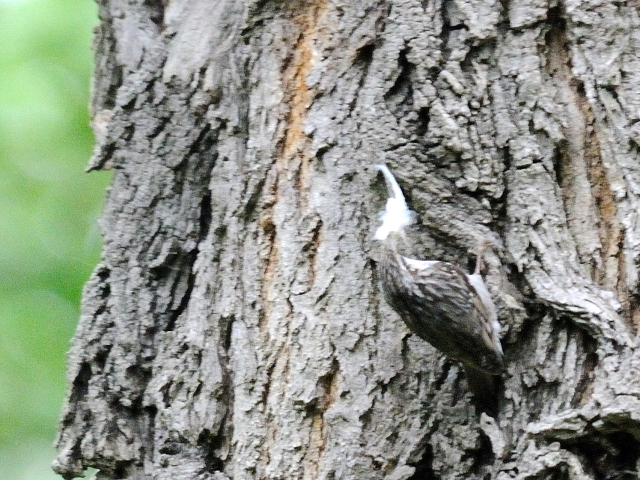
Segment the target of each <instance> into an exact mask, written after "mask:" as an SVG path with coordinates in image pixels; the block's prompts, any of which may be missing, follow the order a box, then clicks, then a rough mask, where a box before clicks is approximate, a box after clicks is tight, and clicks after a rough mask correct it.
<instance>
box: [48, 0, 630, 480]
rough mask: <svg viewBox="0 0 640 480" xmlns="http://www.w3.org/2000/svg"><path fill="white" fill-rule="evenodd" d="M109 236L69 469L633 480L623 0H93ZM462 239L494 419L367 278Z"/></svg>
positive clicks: (84, 352) (64, 462)
mask: <svg viewBox="0 0 640 480" xmlns="http://www.w3.org/2000/svg"><path fill="white" fill-rule="evenodd" d="M99 3H100V19H101V23H100V25H99V26H98V28H97V31H96V40H95V49H96V71H95V78H94V91H93V100H92V110H93V114H94V127H95V129H96V132H97V136H98V145H97V147H96V150H95V154H94V157H93V159H92V161H91V164H90V168H91V169H113V170H114V180H113V185H112V187H111V189H110V191H109V194H108V197H107V201H106V206H105V213H104V217H103V220H102V228H103V232H104V242H105V244H104V251H103V258H102V261H101V263H100V265H98V267H97V268H96V270H95V273H94V275H93V277H92V278H91V280H90V281H89V283H88V284H87V286H86V289H85V292H84V302H83V313H82V317H81V319H80V324H79V327H78V331H77V333H76V336H75V339H74V341H73V347H72V350H71V353H70V354H69V392H68V399H67V403H66V405H65V408H64V412H63V416H62V421H61V426H60V435H59V438H58V449H59V456H58V458H57V460H56V462H55V465H54V468H55V470H56V471H57V472H59V473H60V474H62V475H63V476H65V477H66V478H72V477H75V476H80V475H81V474H82V472H83V470H84V469H85V468H87V467H94V468H97V469H99V470H100V471H99V473H98V474H97V475H96V477H97V478H98V479H102V480H107V479H109V480H110V479H130V480H133V479H138V480H142V479H158V480H175V479H178V480H182V479H200V480H205V479H209V480H214V479H215V480H222V479H233V480H241V479H362V480H371V479H386V480H403V479H435V478H437V479H510V478H522V479H524V478H526V479H604V478H607V479H625V478H636V473H635V472H636V471H637V470H638V468H639V467H640V465H638V463H639V459H640V358H639V357H638V355H636V353H635V352H636V351H635V346H636V344H637V337H636V330H637V327H638V323H639V322H640V314H639V310H638V300H639V297H638V287H639V285H638V281H639V280H638V269H639V267H638V266H639V264H640V223H639V221H638V213H637V212H638V211H640V201H639V197H638V195H639V194H640V162H639V161H638V160H639V158H640V155H639V152H640V147H639V145H640V122H639V120H640V88H639V85H640V61H639V60H638V58H639V55H640V20H639V15H638V12H639V10H640V4H638V3H637V2H635V1H634V2H631V1H630V2H624V1H623V2H614V1H612V0H609V1H606V0H601V1H598V0H593V1H582V2H578V1H575V0H571V1H570V0H566V1H565V2H563V3H560V2H545V1H539V0H512V1H508V0H505V1H502V2H497V1H494V0H486V1H480V0H450V1H440V0H422V1H419V0H388V1H375V0H362V1H352V2H342V1H338V0H304V1H303V0H280V1H277V0H271V1H268V0H242V1H241V0H237V1H233V0H217V1H213V0H191V1H187V0H173V1H171V2H167V1H161V0H144V1H137V2H131V1H125V0H100V1H99ZM380 162H386V163H387V164H388V165H389V167H390V168H391V169H392V170H393V171H394V173H395V174H396V177H397V178H398V181H399V182H400V184H401V186H402V187H403V189H404V191H405V194H406V195H407V197H408V199H409V201H410V203H411V207H412V209H413V210H415V211H417V212H418V213H419V214H420V222H419V225H418V227H417V228H416V229H415V230H414V232H413V234H412V240H413V244H412V245H413V250H412V252H411V253H412V255H413V256H415V257H418V258H424V259H440V260H447V261H450V262H454V263H456V264H458V265H461V266H463V267H464V268H466V267H467V264H468V263H469V262H471V260H472V255H471V254H470V251H471V250H473V249H474V248H475V247H476V246H477V245H478V242H479V241H481V240H489V241H490V242H492V243H493V244H494V247H493V248H492V249H491V250H490V251H488V252H487V254H486V263H487V272H486V273H487V275H486V282H487V284H488V286H489V289H490V291H491V293H492V295H493V298H494V300H495V302H496V304H497V306H498V309H499V317H500V321H501V323H502V325H503V334H502V344H503V346H504V349H505V354H506V357H505V358H506V364H507V368H506V371H505V373H504V375H503V377H502V384H501V385H500V388H499V398H498V405H499V411H498V414H497V416H496V417H495V418H493V417H490V416H488V415H486V414H478V413H477V412H476V409H475V408H474V404H473V399H472V396H471V395H470V394H469V393H468V389H467V384H466V379H465V376H464V373H463V372H462V369H461V368H460V366H459V365H457V364H456V363H453V362H451V361H449V360H447V359H446V358H444V357H443V355H442V354H440V353H439V352H438V351H436V350H435V349H434V348H432V347H431V346H430V345H428V344H427V343H425V342H423V341H422V340H420V339H419V338H417V337H415V336H413V335H411V334H410V333H409V330H408V329H407V328H406V327H405V326H404V324H403V323H402V321H401V320H400V319H399V317H398V316H397V315H396V314H395V313H394V312H393V310H391V308H390V307H389V306H388V305H387V304H386V303H385V302H384V300H383V299H382V295H381V293H380V287H379V284H378V279H377V276H376V270H375V264H376V259H377V258H378V257H377V255H378V252H377V249H376V245H375V244H374V241H373V240H372V234H373V232H374V231H375V228H376V227H377V226H378V222H379V219H378V212H379V211H380V210H381V209H382V207H383V205H384V201H385V198H386V194H385V190H384V183H383V181H382V179H381V178H379V177H377V176H376V171H375V169H374V168H373V165H374V164H376V163H380Z"/></svg>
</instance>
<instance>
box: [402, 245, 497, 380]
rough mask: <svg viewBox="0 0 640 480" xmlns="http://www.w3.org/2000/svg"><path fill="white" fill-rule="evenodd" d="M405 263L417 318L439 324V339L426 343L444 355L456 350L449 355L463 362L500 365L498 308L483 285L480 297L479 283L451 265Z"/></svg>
mask: <svg viewBox="0 0 640 480" xmlns="http://www.w3.org/2000/svg"><path fill="white" fill-rule="evenodd" d="M402 260H403V263H404V266H405V268H406V269H407V271H408V273H409V274H410V276H411V278H412V280H413V282H412V283H413V285H414V286H415V289H414V294H413V298H412V299H411V301H412V303H413V304H414V305H415V306H416V308H415V313H414V315H415V316H416V317H417V316H421V317H424V318H422V319H420V321H421V322H439V323H438V325H439V326H438V331H439V332H441V334H440V335H439V338H434V337H433V336H431V335H430V336H429V337H430V338H425V339H426V340H427V341H428V342H430V343H432V344H434V345H435V346H436V347H437V348H440V349H441V350H443V351H445V353H446V352H447V349H454V350H457V352H455V353H454V352H451V353H450V355H452V356H456V355H458V358H459V360H461V361H465V360H467V361H470V362H472V363H476V364H484V363H486V362H493V363H496V362H498V363H499V362H500V361H501V357H502V348H501V346H500V341H499V339H498V332H496V331H495V324H497V320H496V313H495V307H494V306H493V302H492V301H491V297H490V296H489V293H488V291H486V287H484V283H483V287H484V291H483V292H482V293H483V294H480V293H478V288H476V286H475V285H474V284H476V283H477V281H478V279H476V278H474V279H470V278H469V277H470V276H469V275H467V274H465V273H464V272H463V271H462V270H461V269H460V268H458V267H456V266H455V265H453V264H451V263H448V262H438V261H420V260H413V259H408V258H405V257H403V258H402ZM479 280H480V281H482V278H479ZM484 293H486V297H487V298H488V301H487V298H484V297H485V295H484ZM416 320H418V319H416ZM425 336H426V335H425ZM423 338H424V337H423ZM438 344H440V345H441V347H440V346H438ZM445 344H446V345H445ZM481 358H485V360H481ZM492 359H496V360H495V361H494V360H492ZM491 368H492V369H493V367H491Z"/></svg>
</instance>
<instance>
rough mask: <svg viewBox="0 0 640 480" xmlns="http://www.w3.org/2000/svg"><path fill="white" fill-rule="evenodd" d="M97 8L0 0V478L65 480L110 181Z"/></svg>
mask: <svg viewBox="0 0 640 480" xmlns="http://www.w3.org/2000/svg"><path fill="white" fill-rule="evenodd" d="M96 23H97V7H96V5H95V4H94V3H93V2H92V1H91V0H0V45H1V46H2V47H1V48H0V232H1V234H0V478H1V479H10V480H44V479H54V478H58V477H57V476H55V475H54V474H53V472H52V471H51V470H50V468H49V465H50V463H51V461H52V459H53V455H54V452H53V449H52V447H51V444H52V442H53V440H54V438H55V433H56V426H57V421H58V417H59V414H60V408H61V404H62V401H63V398H64V393H65V389H66V381H65V363H66V357H65V354H66V351H67V350H68V348H69V340H70V339H71V337H72V335H73V332H74V329H75V326H76V324H77V321H78V316H79V302H80V293H81V289H82V285H83V284H84V282H86V280H87V279H88V277H89V275H90V273H91V270H92V269H93V267H94V266H95V264H96V263H97V261H98V259H99V254H100V235H99V230H98V226H97V218H98V216H99V214H100V210H101V206H102V199H103V197H104V190H105V186H106V185H107V183H108V182H109V180H110V175H108V174H106V173H94V174H91V175H87V174H85V173H84V167H85V165H86V163H87V161H88V160H89V157H90V155H91V148H92V145H93V135H92V133H91V130H90V129H89V114H88V106H87V105H88V97H89V78H90V75H91V64H92V53H91V29H92V26H93V25H95V24H96Z"/></svg>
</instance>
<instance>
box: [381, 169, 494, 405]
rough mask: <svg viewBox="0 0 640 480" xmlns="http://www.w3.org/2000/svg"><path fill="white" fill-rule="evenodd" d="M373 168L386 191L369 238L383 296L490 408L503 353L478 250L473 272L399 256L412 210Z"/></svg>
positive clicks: (384, 171) (393, 181)
mask: <svg viewBox="0 0 640 480" xmlns="http://www.w3.org/2000/svg"><path fill="white" fill-rule="evenodd" d="M376 168H377V170H379V171H380V172H382V174H383V175H384V178H385V183H386V185H387V190H388V193H389V198H388V199H387V202H386V208H385V210H384V212H383V213H382V225H381V226H380V227H379V228H378V229H377V231H376V233H375V237H374V238H375V239H376V240H378V241H380V242H381V243H382V255H381V259H380V261H379V262H378V265H377V268H378V273H379V277H380V281H381V284H382V291H383V293H384V297H385V300H386V301H387V303H388V304H389V305H390V306H391V307H392V308H393V310H395V312H396V313H397V314H398V315H399V316H400V317H401V318H402V320H403V321H404V323H405V324H406V325H407V327H409V330H411V332H413V333H414V334H416V335H417V336H418V337H420V338H421V339H423V340H425V341H427V342H428V343H430V344H431V345H432V346H434V347H435V348H436V349H438V350H439V351H441V352H442V353H444V354H445V355H446V356H447V357H448V358H449V359H451V360H454V361H457V362H460V363H461V364H462V366H463V368H464V370H465V373H466V377H467V384H468V385H469V389H470V390H471V391H472V392H473V394H474V395H475V397H476V400H477V402H478V404H479V405H480V407H481V409H482V410H484V411H486V410H493V408H494V406H495V401H496V400H495V390H496V385H497V377H496V376H497V375H499V374H500V373H501V371H502V370H503V365H504V359H503V357H504V354H503V350H502V345H501V343H500V324H499V322H498V316H497V311H496V307H495V305H494V303H493V300H492V299H491V294H490V293H489V290H488V289H487V286H486V285H485V283H484V280H483V279H482V275H481V270H482V264H483V260H482V250H481V251H480V252H478V255H477V258H476V266H475V270H474V272H473V273H472V274H467V273H465V272H464V271H463V270H462V269H461V268H459V267H458V266H456V265H454V264H452V263H449V262H445V261H439V260H416V259H413V258H408V257H405V256H403V255H401V254H400V253H399V252H398V247H399V246H400V245H399V243H400V242H404V241H406V236H405V228H406V227H408V226H410V225H411V224H413V223H414V221H415V217H416V214H415V212H413V211H411V210H410V209H409V208H408V207H407V203H406V200H405V198H404V195H403V193H402V190H401V188H400V186H399V185H398V182H397V181H396V179H395V177H394V176H393V174H392V173H391V171H390V170H389V168H388V167H387V166H386V165H384V164H380V165H376Z"/></svg>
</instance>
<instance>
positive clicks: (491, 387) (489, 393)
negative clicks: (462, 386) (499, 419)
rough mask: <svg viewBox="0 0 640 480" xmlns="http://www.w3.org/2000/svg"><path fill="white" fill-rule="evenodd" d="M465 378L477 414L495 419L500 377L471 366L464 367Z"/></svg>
mask: <svg viewBox="0 0 640 480" xmlns="http://www.w3.org/2000/svg"><path fill="white" fill-rule="evenodd" d="M464 371H465V374H466V376H467V385H468V386H469V390H470V391H471V393H473V396H474V397H475V404H476V408H477V409H478V413H480V412H485V413H486V414H487V415H490V416H492V417H495V416H496V415H497V413H498V388H499V385H500V377H499V376H498V375H492V374H491V373H487V372H485V371H482V370H478V369H477V368H474V367H472V366H471V365H464Z"/></svg>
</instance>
